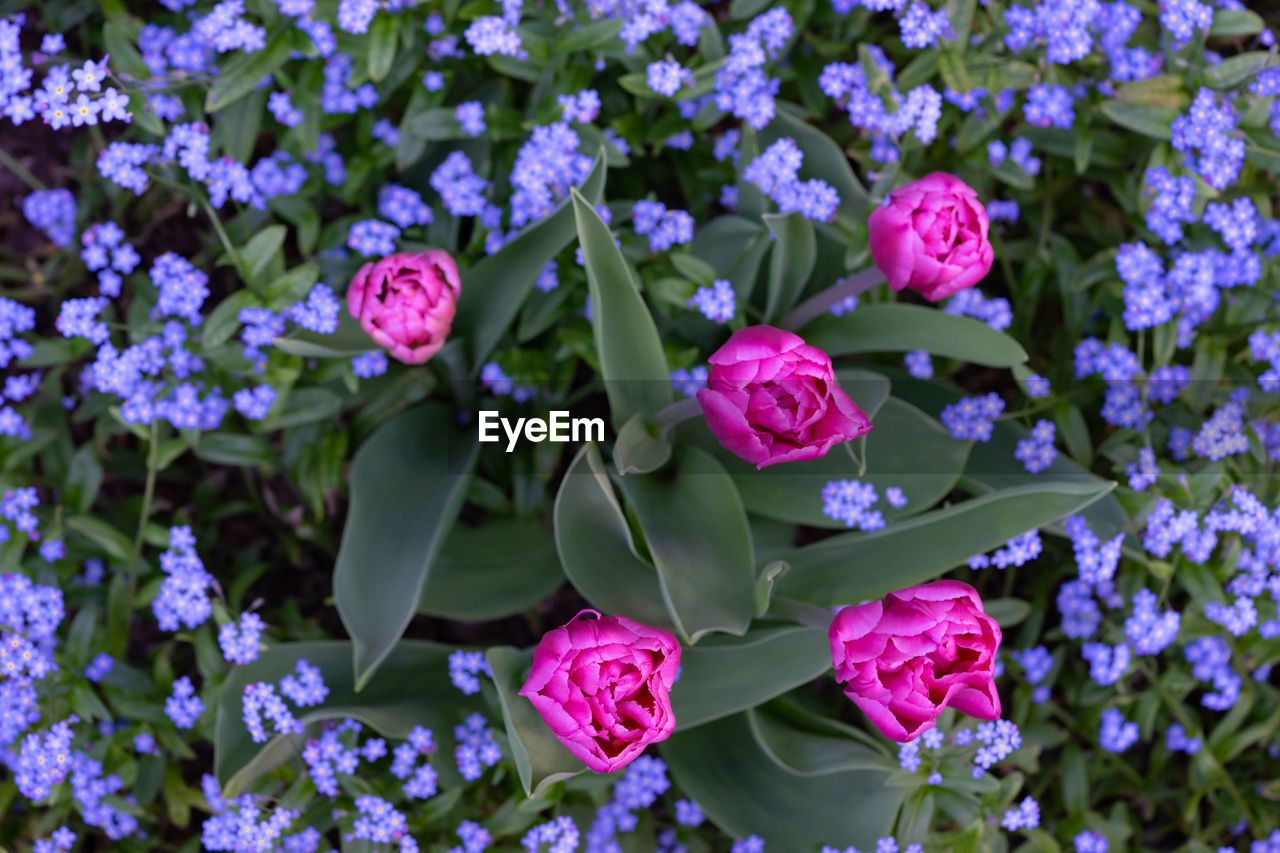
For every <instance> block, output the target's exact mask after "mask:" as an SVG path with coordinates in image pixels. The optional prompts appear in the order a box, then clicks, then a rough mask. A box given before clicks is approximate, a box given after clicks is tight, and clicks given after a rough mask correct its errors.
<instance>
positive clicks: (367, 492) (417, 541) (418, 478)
mask: <svg viewBox="0 0 1280 853" xmlns="http://www.w3.org/2000/svg"><path fill="white" fill-rule="evenodd" d="M477 447H478V445H477V444H476V443H475V440H474V436H472V435H463V434H460V430H459V429H458V427H457V424H456V421H455V418H454V416H453V410H452V409H451V408H450V407H449V406H446V405H443V404H432V405H428V406H420V407H418V408H416V409H411V410H409V411H407V412H404V413H402V414H400V415H397V416H396V417H395V418H394V419H393V420H391V421H390V422H388V423H387V424H385V425H384V426H382V427H381V428H379V429H378V431H377V432H375V433H374V434H373V435H372V436H370V438H369V439H368V440H367V441H365V443H364V444H363V445H362V446H361V447H360V450H359V451H358V452H357V453H356V456H355V461H354V462H353V463H352V466H351V505H350V508H349V509H348V511H347V522H346V525H345V526H344V527H343V530H342V546H341V547H340V548H339V550H338V560H337V563H336V565H335V566H334V569H333V597H334V601H335V603H336V604H337V607H338V614H339V616H341V617H342V624H343V625H344V626H345V627H346V629H347V633H348V634H349V635H350V636H351V639H352V640H353V641H354V648H355V657H354V659H353V663H354V666H355V685H356V688H357V689H359V688H361V687H363V686H364V685H365V684H366V683H367V682H368V680H369V678H370V676H372V675H373V673H374V670H376V669H377V667H378V665H379V664H380V663H381V662H382V659H383V658H384V657H386V655H388V654H389V653H390V652H391V649H392V647H394V646H395V643H396V641H397V640H399V639H400V635H401V634H402V633H404V629H405V628H406V627H407V626H408V624H409V620H410V619H412V618H413V614H414V611H415V610H416V609H417V605H418V602H419V601H420V600H421V599H422V589H423V586H424V585H425V583H426V580H427V574H428V572H430V570H431V565H432V563H433V562H434V559H435V555H436V552H437V551H438V550H439V549H440V545H441V543H442V542H443V541H444V538H445V536H446V535H447V534H448V531H449V528H450V527H451V526H452V525H453V521H454V519H455V518H456V517H457V515H458V510H459V509H460V508H461V507H462V501H463V499H464V498H465V497H466V494H467V482H468V480H469V479H470V474H471V467H472V465H473V464H474V463H475V458H476V450H477Z"/></svg>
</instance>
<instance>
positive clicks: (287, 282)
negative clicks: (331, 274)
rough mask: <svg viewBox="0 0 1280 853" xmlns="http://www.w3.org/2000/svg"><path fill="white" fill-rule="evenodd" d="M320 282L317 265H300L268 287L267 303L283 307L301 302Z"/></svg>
mask: <svg viewBox="0 0 1280 853" xmlns="http://www.w3.org/2000/svg"><path fill="white" fill-rule="evenodd" d="M319 280H320V270H319V269H318V268H317V267H316V265H315V264H299V265H298V266H296V267H294V268H293V269H291V270H289V271H288V272H286V273H285V274H284V275H282V276H280V277H279V278H277V279H276V280H275V281H273V282H271V283H270V284H268V285H267V287H266V294H265V295H266V299H267V302H268V304H269V305H280V306H282V307H283V306H284V305H292V304H294V303H295V302H300V301H301V300H303V299H305V298H306V297H307V294H308V293H309V292H310V291H311V288H312V287H314V286H315V283H316V282H317V281H319ZM232 295H233V296H234V295H235V294H232Z"/></svg>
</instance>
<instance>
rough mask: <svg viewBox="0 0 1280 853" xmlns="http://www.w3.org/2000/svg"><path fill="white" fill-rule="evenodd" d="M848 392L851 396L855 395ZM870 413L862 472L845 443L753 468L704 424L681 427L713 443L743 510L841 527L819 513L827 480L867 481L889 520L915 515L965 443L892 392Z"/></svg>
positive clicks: (949, 478) (949, 475) (951, 480)
mask: <svg viewBox="0 0 1280 853" xmlns="http://www.w3.org/2000/svg"><path fill="white" fill-rule="evenodd" d="M872 375H874V374H872ZM846 384H847V383H846V382H842V383H841V385H842V386H844V385H846ZM886 384H887V383H886ZM850 396H851V397H854V400H855V402H856V401H857V397H856V396H855V395H852V394H851V395H850ZM869 417H870V418H871V432H869V433H867V436H866V445H865V451H864V453H863V455H864V456H865V459H866V466H865V470H864V469H863V466H861V465H859V464H858V460H856V459H854V458H853V456H852V455H851V454H849V453H848V452H847V451H846V449H845V448H844V447H841V446H837V447H833V448H832V449H831V450H830V451H829V452H828V453H827V455H826V456H823V457H822V458H821V459H810V460H807V461H804V462H788V463H787V464H786V465H775V466H772V467H769V468H765V469H763V470H760V471H757V470H756V469H755V467H754V466H752V465H748V464H747V463H745V462H743V461H741V460H740V459H738V458H737V457H734V456H733V455H732V454H730V453H729V452H728V451H727V450H724V449H723V448H719V443H718V442H716V441H715V438H714V437H713V436H711V434H710V432H709V431H708V430H706V428H705V425H704V424H694V425H690V426H689V427H688V428H687V429H686V431H685V432H686V435H687V436H688V440H690V441H692V442H694V443H696V444H698V445H699V446H701V447H706V448H708V449H713V450H714V449H715V448H718V450H715V451H714V452H716V457H717V458H718V459H720V461H721V462H723V463H724V465H725V467H726V468H728V470H729V473H730V474H732V475H733V482H734V484H735V485H737V487H738V491H739V492H740V493H741V494H742V501H743V503H744V504H746V507H747V510H748V511H749V512H752V513H755V514H756V515H763V516H765V517H767V518H775V519H778V520H779V521H789V522H792V523H794V524H805V525H808V526H810V527H830V528H843V527H845V523H844V522H843V521H839V520H837V519H834V518H831V517H830V516H828V515H825V514H824V513H823V511H822V509H823V502H822V489H823V487H824V486H826V484H827V483H829V482H831V481H833V480H860V481H862V482H863V483H867V484H870V485H872V486H874V487H875V489H876V493H877V495H878V496H879V497H880V501H879V502H878V503H876V504H875V505H874V506H873V507H872V509H874V510H877V511H879V512H880V513H881V515H883V516H884V518H885V520H886V521H888V522H889V523H893V521H894V520H895V519H899V518H906V517H908V516H912V515H918V514H919V513H921V512H923V511H925V510H926V509H928V508H929V507H931V506H933V505H934V504H935V503H937V502H938V501H939V500H941V499H942V498H943V497H945V496H946V494H947V493H948V492H950V491H951V489H952V488H953V487H954V486H955V484H956V481H957V480H958V479H959V478H960V475H961V472H963V471H964V466H965V459H966V457H967V456H968V454H969V443H968V442H964V441H956V440H955V439H954V438H952V437H951V434H950V433H949V432H947V431H946V430H945V429H944V428H943V427H942V425H941V424H940V423H938V421H937V420H935V419H934V418H931V417H929V416H928V415H926V414H925V413H924V412H922V411H920V410H919V409H917V408H916V407H915V406H913V405H911V404H910V403H907V402H905V401H903V400H899V399H898V398H896V397H890V398H889V399H888V400H887V401H886V402H885V403H884V405H883V406H882V407H879V410H878V411H876V412H874V413H869ZM890 486H897V487H898V488H900V489H902V492H903V494H904V495H905V496H906V498H907V503H906V505H905V506H903V507H902V508H896V507H892V506H890V505H889V504H888V502H887V501H886V500H885V490H886V489H887V488H889V487H890Z"/></svg>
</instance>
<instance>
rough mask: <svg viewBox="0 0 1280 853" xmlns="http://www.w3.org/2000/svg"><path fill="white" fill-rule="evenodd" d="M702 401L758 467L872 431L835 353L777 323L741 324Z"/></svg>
mask: <svg viewBox="0 0 1280 853" xmlns="http://www.w3.org/2000/svg"><path fill="white" fill-rule="evenodd" d="M698 402H699V403H700V404H701V405H702V412H703V414H704V415H706V418H707V426H708V427H709V428H710V429H711V432H712V433H713V434H714V435H715V437H716V438H717V439H719V440H720V443H721V444H722V445H724V446H725V449H727V450H729V451H731V452H733V453H734V454H735V455H737V456H738V457H740V458H742V459H744V460H746V461H747V462H752V463H754V464H755V466H756V468H763V467H765V466H766V465H776V464H777V463H779V462H797V461H800V460H804V459H817V458H818V457H819V456H823V455H825V454H826V452H827V451H828V450H830V449H831V448H832V447H833V446H834V445H836V444H839V443H840V442H842V441H848V440H849V439H852V438H857V437H858V436H860V435H864V434H865V433H866V432H868V431H869V430H870V429H871V422H870V421H868V420H867V416H866V415H865V414H864V413H863V411H862V410H861V409H859V408H858V407H857V406H856V405H854V402H853V401H852V400H850V399H849V395H848V394H845V393H844V391H842V390H841V389H840V386H839V385H837V384H836V378H835V374H834V372H833V371H832V369H831V358H830V357H829V356H828V355H827V354H826V353H825V352H823V351H822V350H820V349H818V348H816V347H811V346H809V345H808V344H806V343H805V342H804V341H803V340H802V339H801V338H800V337H799V336H798V335H794V334H792V333H791V332H784V331H783V330H781V329H775V328H773V327H772V326H750V327H748V328H746V329H740V330H739V331H737V332H734V333H733V336H732V337H730V338H729V340H728V341H727V342H725V345H724V346H722V347H720V349H718V350H716V352H715V353H714V354H713V355H712V356H711V358H710V369H709V370H708V374H707V387H706V388H704V389H702V390H701V391H699V392H698Z"/></svg>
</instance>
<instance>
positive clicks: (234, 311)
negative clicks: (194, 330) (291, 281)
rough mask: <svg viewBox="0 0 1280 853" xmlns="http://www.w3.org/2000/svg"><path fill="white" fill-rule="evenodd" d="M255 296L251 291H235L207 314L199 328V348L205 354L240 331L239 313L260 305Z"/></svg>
mask: <svg viewBox="0 0 1280 853" xmlns="http://www.w3.org/2000/svg"><path fill="white" fill-rule="evenodd" d="M261 304H262V303H261V301H260V300H259V299H258V296H257V294H255V293H254V292H253V291H252V290H249V289H247V288H246V289H242V290H237V291H235V292H234V293H232V294H231V295H230V296H228V297H227V298H226V299H224V300H222V301H221V302H219V303H218V307H217V308H214V309H213V310H212V311H210V312H209V316H208V317H206V318H205V321H204V324H203V325H202V326H201V327H200V328H201V333H200V346H201V348H202V349H203V350H204V352H205V353H206V354H207V353H209V352H210V351H212V350H214V349H216V348H217V347H220V346H222V345H223V344H225V343H226V342H227V341H229V340H231V338H232V337H233V336H234V335H235V333H236V332H238V331H239V330H240V311H241V310H242V309H244V308H249V307H253V306H259V305H261Z"/></svg>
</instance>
